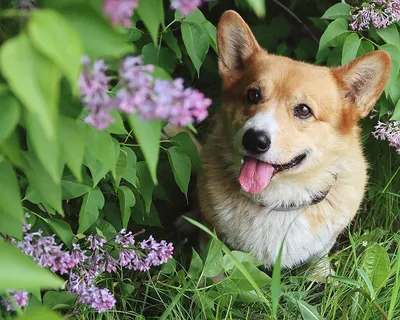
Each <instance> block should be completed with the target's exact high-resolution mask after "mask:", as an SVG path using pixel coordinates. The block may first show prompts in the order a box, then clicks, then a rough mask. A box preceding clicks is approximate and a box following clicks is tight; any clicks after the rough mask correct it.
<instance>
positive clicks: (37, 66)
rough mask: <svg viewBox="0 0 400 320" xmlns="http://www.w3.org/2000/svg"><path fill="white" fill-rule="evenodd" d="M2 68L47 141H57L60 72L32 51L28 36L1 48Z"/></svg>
mask: <svg viewBox="0 0 400 320" xmlns="http://www.w3.org/2000/svg"><path fill="white" fill-rule="evenodd" d="M0 66H1V70H2V74H3V76H4V77H5V78H6V79H7V80H8V84H9V86H10V87H11V89H12V91H13V92H14V94H15V95H16V96H17V97H18V98H19V100H21V102H22V103H23V105H24V106H25V107H26V108H27V110H28V111H30V112H31V114H32V115H34V116H35V117H36V118H37V122H38V123H40V125H41V127H42V131H43V132H44V134H45V135H46V137H47V138H48V139H50V140H52V141H55V138H56V127H57V106H58V98H59V80H60V77H61V74H60V71H59V69H58V68H57V67H56V66H55V65H54V64H53V63H52V62H51V61H50V60H49V59H47V58H46V57H44V56H43V55H42V54H40V53H39V52H38V51H37V50H36V49H35V48H34V47H33V45H32V44H31V42H30V40H29V38H28V36H27V35H26V33H21V34H19V35H18V36H17V37H14V38H12V39H10V40H8V41H7V42H6V43H5V44H4V45H3V46H2V48H1V52H0ZM51 169H54V168H51ZM51 169H50V170H49V171H51Z"/></svg>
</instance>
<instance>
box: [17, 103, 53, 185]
mask: <svg viewBox="0 0 400 320" xmlns="http://www.w3.org/2000/svg"><path fill="white" fill-rule="evenodd" d="M25 121H26V126H27V131H28V133H27V135H28V139H29V141H31V142H32V146H33V151H34V152H35V154H36V157H37V158H38V160H39V161H40V162H41V163H42V166H43V168H44V169H45V170H46V171H47V172H48V173H49V175H50V176H51V178H52V179H53V181H54V182H55V183H59V181H60V174H61V172H60V170H59V161H60V158H59V154H60V150H59V145H58V141H57V136H54V137H47V136H46V133H45V132H44V131H43V126H42V125H41V123H40V121H39V119H38V118H37V116H36V115H35V114H33V113H31V112H29V111H27V112H26V113H25ZM57 131H58V129H55V132H56V133H57ZM28 149H29V148H28ZM29 151H31V150H30V149H29Z"/></svg>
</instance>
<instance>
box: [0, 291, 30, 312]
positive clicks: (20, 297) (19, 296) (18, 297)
mask: <svg viewBox="0 0 400 320" xmlns="http://www.w3.org/2000/svg"><path fill="white" fill-rule="evenodd" d="M9 293H10V296H11V298H12V299H13V300H14V302H15V304H16V305H17V306H18V307H20V308H23V307H26V306H27V305H28V302H29V294H28V292H27V291H10V292H9ZM3 303H4V305H5V306H6V310H7V311H8V312H11V311H15V310H14V307H13V305H12V303H11V301H10V299H9V298H6V299H4V300H3Z"/></svg>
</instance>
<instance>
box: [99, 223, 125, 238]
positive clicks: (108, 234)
mask: <svg viewBox="0 0 400 320" xmlns="http://www.w3.org/2000/svg"><path fill="white" fill-rule="evenodd" d="M95 225H96V228H97V229H99V230H101V233H102V234H103V236H104V237H105V238H106V239H107V240H110V239H111V238H114V237H115V235H116V234H117V231H116V230H115V228H114V226H113V225H112V224H111V223H109V222H107V221H106V220H104V219H98V220H97V222H96V224H95ZM121 229H122V228H121ZM121 229H118V230H121ZM97 231H98V230H97Z"/></svg>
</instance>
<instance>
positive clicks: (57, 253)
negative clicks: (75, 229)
mask: <svg viewBox="0 0 400 320" xmlns="http://www.w3.org/2000/svg"><path fill="white" fill-rule="evenodd" d="M25 217H26V218H29V215H28V214H27V215H25ZM23 228H24V230H25V231H24V233H25V234H24V238H23V241H16V240H15V239H11V241H12V243H14V244H15V245H16V246H17V247H18V248H20V249H21V250H22V251H23V252H24V253H25V254H26V255H28V256H30V257H32V258H33V259H34V260H35V261H36V262H37V263H38V264H39V265H40V266H42V267H48V268H50V269H51V270H52V271H53V272H58V273H60V274H68V282H67V285H66V290H67V292H69V293H73V294H76V295H77V296H78V298H77V302H78V303H83V304H87V305H89V306H90V307H91V308H93V309H95V310H96V311H98V312H104V311H107V310H110V309H112V308H113V307H114V306H115V303H116V300H115V298H114V295H113V293H112V292H110V291H109V290H108V289H107V288H98V287H97V286H96V280H97V279H98V278H99V276H100V275H101V274H102V273H104V272H106V273H111V272H116V271H117V268H119V267H125V268H128V269H131V270H137V271H148V270H149V269H150V268H151V267H152V266H159V265H161V264H163V263H165V262H167V261H168V259H170V258H172V254H173V251H174V247H173V245H172V243H167V242H166V241H164V240H163V241H161V242H156V241H155V240H154V238H153V237H152V236H150V237H149V238H148V239H147V240H144V241H142V242H141V243H140V244H139V245H138V246H136V247H134V245H135V235H134V234H132V232H126V230H125V229H122V230H121V231H120V232H119V233H118V234H117V235H116V236H115V238H113V239H112V241H110V243H107V241H106V239H104V238H102V237H99V236H97V235H90V236H88V238H87V240H86V242H85V243H84V245H85V246H86V248H87V250H82V249H81V246H80V245H79V244H77V243H75V244H73V248H72V250H71V251H62V245H57V244H56V242H55V236H54V235H52V236H43V235H42V231H41V230H39V231H37V232H31V233H27V232H28V231H29V230H30V228H31V226H30V225H28V224H25V225H24V226H23ZM106 245H107V247H109V248H108V250H106V248H105V247H106ZM111 253H112V254H111ZM113 255H114V256H113ZM114 257H115V258H114ZM10 294H11V297H12V298H13V300H14V301H15V302H16V304H17V305H19V306H20V307H24V306H26V305H27V303H28V293H27V292H26V291H17V292H11V293H10ZM3 303H4V304H5V306H6V308H7V310H8V311H12V310H13V309H12V305H11V302H10V301H9V300H8V299H5V300H4V301H3Z"/></svg>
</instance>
